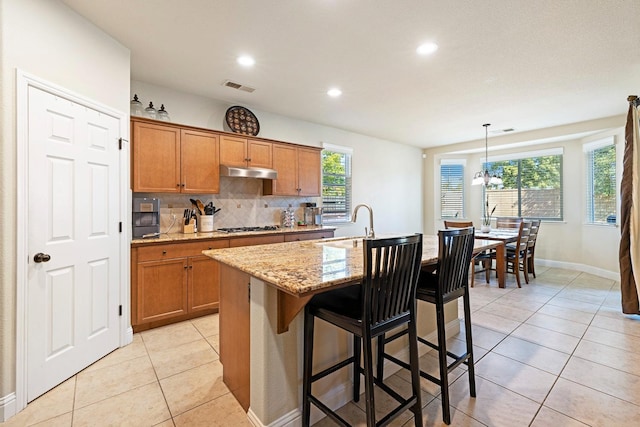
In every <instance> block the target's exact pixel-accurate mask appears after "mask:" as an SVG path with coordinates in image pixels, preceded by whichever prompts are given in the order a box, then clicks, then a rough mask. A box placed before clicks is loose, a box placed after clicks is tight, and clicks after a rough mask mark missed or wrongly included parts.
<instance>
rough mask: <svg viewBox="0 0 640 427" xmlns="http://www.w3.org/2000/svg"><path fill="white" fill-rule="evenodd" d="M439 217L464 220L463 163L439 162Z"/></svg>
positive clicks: (452, 161)
mask: <svg viewBox="0 0 640 427" xmlns="http://www.w3.org/2000/svg"><path fill="white" fill-rule="evenodd" d="M440 217H441V218H464V162H463V161H461V160H442V161H441V162H440Z"/></svg>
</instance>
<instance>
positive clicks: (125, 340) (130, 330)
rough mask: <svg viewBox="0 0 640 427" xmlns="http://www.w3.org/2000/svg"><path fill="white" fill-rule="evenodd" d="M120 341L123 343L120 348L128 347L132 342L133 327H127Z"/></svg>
mask: <svg viewBox="0 0 640 427" xmlns="http://www.w3.org/2000/svg"><path fill="white" fill-rule="evenodd" d="M122 339H123V343H122V346H121V347H124V346H125V345H129V344H131V343H132V342H133V327H132V326H131V325H129V327H128V328H127V329H125V331H124V337H122Z"/></svg>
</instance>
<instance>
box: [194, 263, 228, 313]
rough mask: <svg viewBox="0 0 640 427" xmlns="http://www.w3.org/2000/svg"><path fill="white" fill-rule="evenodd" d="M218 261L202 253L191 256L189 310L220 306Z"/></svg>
mask: <svg viewBox="0 0 640 427" xmlns="http://www.w3.org/2000/svg"><path fill="white" fill-rule="evenodd" d="M219 265H220V264H218V262H217V261H214V260H213V259H211V258H209V257H208V256H205V255H201V256H195V257H190V258H189V279H188V283H189V286H188V288H189V291H188V295H189V311H190V312H194V311H198V310H206V309H209V308H218V302H219V301H220V277H219V274H220V271H219Z"/></svg>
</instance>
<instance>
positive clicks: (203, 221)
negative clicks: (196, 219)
mask: <svg viewBox="0 0 640 427" xmlns="http://www.w3.org/2000/svg"><path fill="white" fill-rule="evenodd" d="M198 231H202V232H210V231H213V215H200V226H199V227H198Z"/></svg>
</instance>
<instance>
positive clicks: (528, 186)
mask: <svg viewBox="0 0 640 427" xmlns="http://www.w3.org/2000/svg"><path fill="white" fill-rule="evenodd" d="M483 167H484V168H486V167H487V165H486V164H485V165H483ZM488 169H489V171H491V173H497V174H499V175H501V176H502V181H503V184H502V186H500V187H499V188H491V187H489V188H488V189H487V196H488V199H489V207H490V208H491V209H492V208H493V206H494V205H495V206H496V210H495V212H494V213H493V216H494V217H497V216H520V217H527V218H542V219H547V220H562V215H563V210H562V149H555V150H545V151H540V152H534V153H522V154H520V155H517V154H516V155H510V156H503V158H501V159H498V160H494V161H493V162H490V163H489V164H488ZM483 205H484V203H483Z"/></svg>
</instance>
